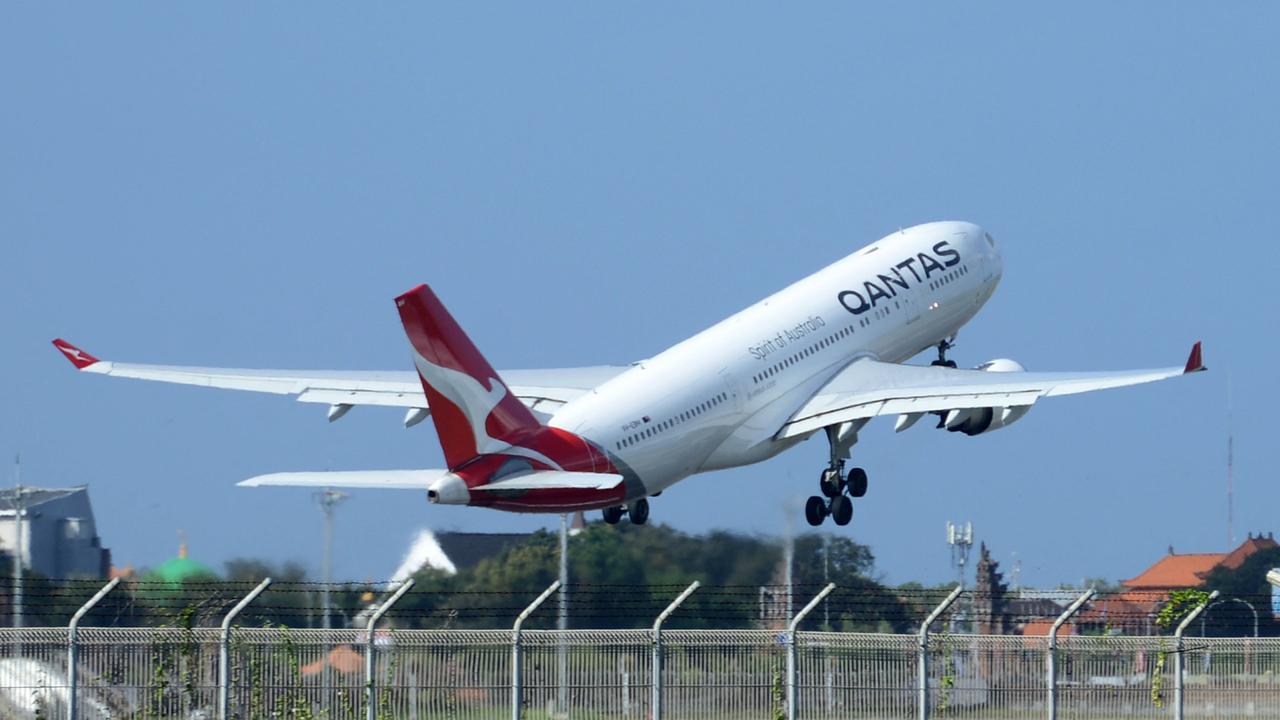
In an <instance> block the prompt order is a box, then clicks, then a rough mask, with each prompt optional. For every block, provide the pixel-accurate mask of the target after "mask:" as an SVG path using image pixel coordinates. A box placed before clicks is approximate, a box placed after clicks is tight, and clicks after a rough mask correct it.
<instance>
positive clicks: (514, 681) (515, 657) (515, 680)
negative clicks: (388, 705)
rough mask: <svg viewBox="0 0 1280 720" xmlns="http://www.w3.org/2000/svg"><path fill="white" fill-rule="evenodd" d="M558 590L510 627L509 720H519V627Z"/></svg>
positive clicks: (553, 585) (531, 606)
mask: <svg viewBox="0 0 1280 720" xmlns="http://www.w3.org/2000/svg"><path fill="white" fill-rule="evenodd" d="M559 589H560V581H559V580H557V581H555V582H553V583H551V587H548V588H547V589H546V590H543V591H542V594H541V595H539V596H538V599H537V600H534V601H533V602H531V603H529V607H527V608H525V609H524V611H523V612H521V613H520V616H519V617H517V618H516V623H515V624H514V625H512V626H511V720H520V626H522V625H524V621H525V620H527V619H528V617H529V616H530V615H532V614H533V611H534V610H537V609H538V606H539V605H541V604H542V603H543V602H545V601H546V599H547V598H549V597H551V593H553V592H555V591H556V590H559ZM370 720H372V718H370Z"/></svg>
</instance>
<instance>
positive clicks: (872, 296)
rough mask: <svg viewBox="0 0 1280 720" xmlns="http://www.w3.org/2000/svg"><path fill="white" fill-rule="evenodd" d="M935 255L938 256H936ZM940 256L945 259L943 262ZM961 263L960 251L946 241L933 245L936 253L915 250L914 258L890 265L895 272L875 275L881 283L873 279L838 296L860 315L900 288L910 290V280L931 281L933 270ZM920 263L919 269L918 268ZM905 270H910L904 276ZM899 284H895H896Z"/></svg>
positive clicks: (887, 298) (889, 298)
mask: <svg viewBox="0 0 1280 720" xmlns="http://www.w3.org/2000/svg"><path fill="white" fill-rule="evenodd" d="M934 255H936V256H937V257H934ZM938 258H942V260H941V261H939V260H938ZM959 263H960V253H959V252H958V251H957V250H955V249H954V248H952V247H951V245H950V243H948V242H947V241H946V240H943V241H942V242H940V243H938V244H937V245H934V246H933V255H930V254H929V253H927V252H922V253H916V256H915V257H909V258H907V259H906V260H903V261H902V262H900V263H898V264H897V265H894V266H893V267H891V268H889V272H890V273H892V275H886V274H884V273H880V274H877V275H876V279H877V280H879V281H880V282H879V283H878V284H877V283H876V282H874V281H872V280H867V281H864V282H863V283H862V291H861V292H859V291H857V290H845V291H843V292H841V293H840V294H839V295H837V296H836V298H837V299H838V300H839V301H840V304H841V305H843V306H844V309H845V310H848V311H849V312H851V313H853V314H854V315H861V314H862V313H864V312H866V311H868V310H870V309H871V308H873V307H875V306H876V303H877V302H878V301H880V300H892V299H893V298H895V297H897V296H898V289H899V288H901V289H903V290H908V289H910V288H911V282H910V281H911V280H912V278H914V279H915V282H916V283H921V282H924V281H925V280H928V279H929V278H930V277H931V276H932V275H933V274H934V273H941V272H942V271H943V270H945V269H946V268H949V267H951V266H953V265H958V264H959ZM917 266H918V268H917ZM904 271H907V272H910V273H911V274H910V275H905V274H904ZM895 286H896V287H895Z"/></svg>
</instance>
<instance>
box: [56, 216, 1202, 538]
mask: <svg viewBox="0 0 1280 720" xmlns="http://www.w3.org/2000/svg"><path fill="white" fill-rule="evenodd" d="M1002 274H1003V262H1002V259H1001V255H1000V249H999V247H998V246H997V244H996V241H995V239H994V238H992V236H991V235H990V234H989V233H987V232H986V231H984V230H983V229H982V228H981V227H979V226H978V225H975V224H972V223H968V222H934V223H927V224H923V225H917V226H914V227H911V228H907V229H903V230H899V231H898V232H895V233H892V234H890V235H887V236H885V237H883V238H881V239H880V240H877V241H876V242H874V243H872V244H870V245H867V246H866V247H863V248H862V249H860V250H858V251H856V252H854V253H853V254H851V255H849V256H847V257H845V258H843V259H841V260H839V261H837V262H835V263H833V264H831V265H829V266H827V267H825V268H823V269H822V270H819V271H818V272H816V273H814V274H812V275H810V276H808V277H806V278H804V279H802V280H800V281H798V282H796V283H794V284H792V285H790V286H788V287H786V288H784V289H782V290H780V291H778V292H776V293H774V294H773V295H770V296H769V297H766V298H765V299H763V300H761V301H759V302H757V303H756V304H754V305H752V306H750V307H748V308H746V309H745V310H742V311H740V312H738V313H736V314H734V315H732V316H730V317H728V318H726V319H725V320H722V321H721V322H719V323H717V324H715V325H713V326H712V327H710V328H708V329H706V330H703V331H702V332H700V333H698V334H696V335H694V336H692V337H690V338H688V339H686V340H683V341H681V342H679V343H677V344H676V345H674V346H672V347H670V348H667V349H666V350H664V351H663V352H661V353H659V354H658V355H655V356H653V357H651V358H648V359H645V360H640V361H637V362H633V363H631V364H630V365H627V366H594V367H574V368H558V369H543V370H504V371H502V372H498V371H495V370H494V369H493V367H492V366H491V365H490V364H489V361H488V360H486V359H485V357H484V355H482V354H481V353H480V350H479V349H477V348H476V346H475V345H474V344H473V343H472V342H471V340H470V339H469V338H468V337H467V334H466V333H465V332H464V331H463V330H462V328H461V327H459V326H458V324H457V322H456V321H455V320H454V318H453V316H452V315H450V314H449V311H448V310H446V309H445V306H444V305H443V304H442V303H441V301H440V299H439V298H438V297H437V296H436V294H435V293H434V292H433V291H432V290H431V288H429V287H428V286H426V285H419V286H418V287H415V288H413V289H412V290H409V291H408V292H406V293H404V294H402V295H400V296H399V297H397V298H396V300H395V304H396V308H397V310H398V312H399V315H400V319H401V322H402V323H403V325H404V330H405V333H406V335H407V336H408V340H409V346H410V350H411V356H412V359H413V364H414V369H415V371H416V372H358V371H357V372H353V371H320V370H316V371H307V370H247V369H230V368H204V367H187V366H167V365H141V364H132V363H120V362H111V361H107V360H99V359H98V358H96V357H94V356H92V355H90V354H89V353H87V352H85V351H83V350H81V349H79V348H77V347H76V346H74V345H72V344H71V343H68V342H66V341H64V340H62V339H57V340H54V341H53V344H54V346H55V347H57V349H58V350H60V351H61V352H62V353H63V354H64V355H65V356H66V358H67V359H68V360H70V361H71V363H72V364H73V365H75V367H76V368H78V369H79V370H81V371H83V372H88V373H98V374H102V375H107V376H111V377H125V378H136V379H143V380H155V381H160V382H170V383H182V384H188V385H202V386H209V387H217V388H229V389H235V390H247V391H256V392H267V393H276V394H281V395H293V396H296V397H297V400H299V401H301V402H308V403H321V404H326V405H328V406H329V409H328V418H329V420H330V421H331V422H332V421H335V420H338V419H339V418H341V417H343V416H344V415H345V414H346V413H347V412H348V411H349V410H351V408H353V407H355V406H357V405H360V406H390V407H401V408H405V409H406V414H405V416H404V425H405V426H406V427H412V426H414V425H416V424H417V423H419V422H422V421H423V420H425V419H426V418H427V417H430V418H431V419H432V420H433V421H434V424H435V427H436V432H437V436H438V438H439V442H440V447H441V449H442V450H443V453H444V460H445V464H446V466H447V467H445V468H442V469H435V470H372V471H354V472H353V471H332V472H295V473H273V474H268V475H261V476H258V477H254V478H250V479H248V480H245V481H242V482H240V483H239V484H240V485H244V486H263V485H287V486H308V487H348V488H353V487H354V488H401V489H416V490H425V491H426V493H427V499H428V500H429V501H430V502H432V503H439V504H446V505H472V506H478V507H487V508H493V509H497V510H504V511H510V512H535V513H537V512H544V513H561V512H573V511H579V510H601V511H602V514H603V517H604V520H605V521H606V522H608V523H610V524H616V523H618V522H619V521H620V520H621V519H622V517H623V516H624V515H625V516H627V518H628V519H629V521H630V522H631V523H633V524H637V525H642V524H644V523H645V522H646V520H647V519H648V517H649V500H648V498H650V497H655V496H657V495H659V494H661V493H662V491H663V490H665V489H666V488H668V487H670V486H671V485H673V484H674V483H676V482H679V481H680V480H683V479H685V478H687V477H690V476H692V475H696V474H698V473H704V472H709V471H713V470H724V469H727V468H735V467H741V466H744V465H750V464H753V463H758V462H761V461H763V460H767V459H769V458H771V457H773V456H775V455H777V454H779V453H781V452H783V451H784V450H787V449H788V448H790V447H792V446H794V445H796V444H798V443H800V442H802V441H803V440H805V439H807V438H809V437H811V436H813V435H816V434H819V433H821V435H822V436H824V437H825V438H826V441H827V447H828V452H827V457H826V466H825V467H824V468H823V469H822V471H821V473H820V475H819V478H818V493H817V494H815V495H813V496H811V497H809V498H808V501H807V502H806V504H805V509H804V512H805V519H806V520H807V521H808V523H809V524H810V525H813V526H818V525H821V524H822V523H823V522H824V521H825V520H826V518H828V517H830V518H831V519H832V520H833V521H834V522H835V524H836V525H847V524H848V523H849V522H850V520H851V519H852V516H853V499H855V498H861V497H863V496H864V495H865V494H866V492H867V485H868V479H867V473H866V471H865V470H864V469H863V468H859V467H852V468H850V469H848V470H846V469H845V466H846V463H847V461H849V460H850V458H851V451H852V448H853V446H854V444H855V443H856V442H857V441H858V433H859V431H860V430H861V429H862V427H863V426H864V425H866V424H867V423H868V422H869V421H870V420H871V419H873V418H877V417H881V416H896V421H895V425H894V427H895V430H897V431H898V432H902V431H904V430H906V429H907V428H909V427H911V426H912V425H914V424H916V423H917V422H919V421H920V420H921V419H923V418H925V416H930V417H931V418H936V420H937V422H936V428H937V429H940V430H946V431H950V432H954V433H963V434H965V435H970V436H972V435H981V434H984V433H989V432H993V431H995V430H999V429H1002V428H1005V427H1008V426H1009V425H1012V424H1013V423H1015V422H1017V421H1018V420H1020V419H1022V418H1023V417H1025V416H1026V414H1027V412H1028V411H1029V410H1030V409H1031V407H1032V406H1033V405H1035V404H1036V402H1037V401H1039V400H1040V399H1042V398H1048V397H1056V396H1059V395H1072V394H1076V393H1083V392H1089V391H1093V390H1104V389H1108V388H1116V387H1122V386H1127V385H1136V384H1139V383H1147V382H1153V381H1156V380H1164V379H1167V378H1171V377H1176V376H1180V375H1185V374H1191V373H1195V372H1198V371H1201V370H1204V369H1205V368H1204V365H1203V363H1202V360H1201V347H1200V343H1199V342H1196V343H1195V344H1194V345H1193V346H1192V349H1191V353H1190V356H1189V357H1188V359H1187V361H1186V363H1185V364H1184V365H1182V366H1176V367H1167V368H1160V369H1153V370H1133V371H1124V372H1028V371H1027V370H1026V369H1025V368H1024V367H1023V366H1022V365H1021V364H1019V363H1018V362H1016V361H1014V360H1010V359H1007V358H998V359H994V360H990V361H988V362H984V363H982V364H980V365H978V366H976V367H974V368H972V369H961V368H958V367H957V366H956V363H955V361H954V360H950V359H948V358H947V351H948V350H950V349H951V348H952V347H953V345H954V343H955V338H956V334H957V333H958V332H959V330H960V329H961V327H963V326H964V325H965V323H967V322H969V320H971V319H972V318H973V317H974V316H975V315H976V314H977V313H978V311H979V310H980V309H981V308H982V307H983V306H984V305H985V304H986V302H987V301H988V300H990V299H991V296H992V294H993V293H994V292H995V290H996V286H997V285H998V284H999V282H1000V279H1001V276H1002ZM930 349H934V350H936V352H937V359H935V360H933V361H932V362H931V363H930V364H929V365H908V364H904V363H905V361H907V360H909V359H910V358H912V357H914V356H916V355H918V354H920V353H922V352H925V351H928V350H930Z"/></svg>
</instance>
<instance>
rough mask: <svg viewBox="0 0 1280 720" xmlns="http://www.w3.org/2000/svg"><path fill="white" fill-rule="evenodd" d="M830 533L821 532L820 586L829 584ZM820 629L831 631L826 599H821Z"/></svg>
mask: <svg viewBox="0 0 1280 720" xmlns="http://www.w3.org/2000/svg"><path fill="white" fill-rule="evenodd" d="M830 557H831V534H830V533H822V586H823V587H826V586H828V585H830V584H831V562H830V560H829V558H830ZM822 629H823V630H826V631H828V632H830V631H831V607H830V606H829V605H828V604H827V601H826V600H823V601H822Z"/></svg>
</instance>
